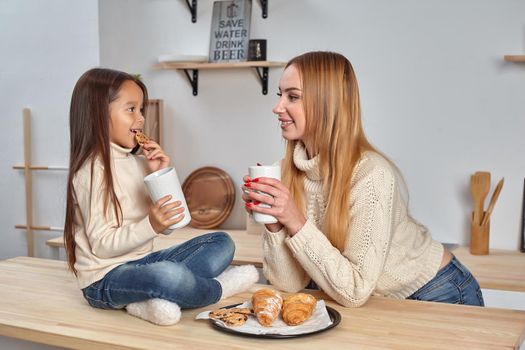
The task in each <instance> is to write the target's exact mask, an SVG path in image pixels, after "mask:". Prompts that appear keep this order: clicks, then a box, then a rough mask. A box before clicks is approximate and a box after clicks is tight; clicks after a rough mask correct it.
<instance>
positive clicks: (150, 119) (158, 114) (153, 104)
mask: <svg viewBox="0 0 525 350" xmlns="http://www.w3.org/2000/svg"><path fill="white" fill-rule="evenodd" d="M163 117H164V103H163V100H158V99H151V100H148V102H147V103H146V114H145V115H144V119H145V122H144V133H145V134H146V135H148V136H149V137H151V138H152V139H153V140H154V141H156V142H157V143H158V144H159V145H160V146H161V147H164V145H163V140H162V129H163V128H162V123H163Z"/></svg>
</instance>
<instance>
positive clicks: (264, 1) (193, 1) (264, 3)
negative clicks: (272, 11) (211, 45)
mask: <svg viewBox="0 0 525 350" xmlns="http://www.w3.org/2000/svg"><path fill="white" fill-rule="evenodd" d="M268 1H269V0H259V3H260V4H261V8H262V18H268ZM186 3H187V4H188V8H189V9H190V12H191V21H192V22H193V23H196V22H197V0H191V4H190V0H186Z"/></svg>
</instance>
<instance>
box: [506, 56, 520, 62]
mask: <svg viewBox="0 0 525 350" xmlns="http://www.w3.org/2000/svg"><path fill="white" fill-rule="evenodd" d="M503 58H504V59H505V61H507V62H525V55H505V56H504V57H503Z"/></svg>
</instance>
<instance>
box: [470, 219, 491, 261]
mask: <svg viewBox="0 0 525 350" xmlns="http://www.w3.org/2000/svg"><path fill="white" fill-rule="evenodd" d="M483 215H485V213H483ZM473 217H474V214H473V215H472V216H471V218H470V254H473V255H487V254H488V253H489V235H490V219H489V220H488V221H487V222H486V223H485V224H484V225H480V224H478V223H475V222H474V221H473ZM482 217H483V216H482Z"/></svg>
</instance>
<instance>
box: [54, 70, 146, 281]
mask: <svg viewBox="0 0 525 350" xmlns="http://www.w3.org/2000/svg"><path fill="white" fill-rule="evenodd" d="M125 81H133V82H135V83H136V84H137V85H138V86H139V87H140V88H141V90H142V92H143V93H144V107H145V106H146V101H147V100H148V93H147V89H146V86H145V85H144V84H143V83H142V82H141V81H140V80H139V79H138V78H137V77H134V76H133V75H130V74H127V73H124V72H119V71H116V70H112V69H104V68H94V69H91V70H88V71H87V72H85V73H84V74H83V75H82V76H81V77H80V79H79V80H78V82H77V83H76V85H75V88H74V89H73V95H72V97H71V106H70V112H69V133H70V154H69V176H68V181H67V199H66V218H65V223H64V245H65V248H66V254H67V263H68V266H69V269H70V270H71V271H73V273H74V274H75V275H76V274H77V271H76V269H75V261H76V257H75V248H76V243H75V205H76V195H75V189H74V187H73V178H74V177H75V175H76V173H77V172H78V171H79V170H80V169H81V168H82V166H83V165H84V163H85V162H86V161H90V162H91V184H93V169H94V164H95V160H96V159H98V160H100V162H101V163H102V165H103V167H104V172H103V188H101V189H93V188H91V187H90V188H91V191H94V190H97V191H104V212H107V210H108V208H109V205H110V204H111V206H112V207H113V210H114V212H115V217H116V218H117V225H118V226H120V225H122V209H121V207H120V202H119V200H118V198H117V196H116V194H115V187H114V185H113V176H112V172H111V161H110V137H109V123H110V113H109V104H110V103H111V102H112V101H114V100H115V99H117V98H118V92H119V90H120V87H121V86H122V84H123V83H124V82H125Z"/></svg>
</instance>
